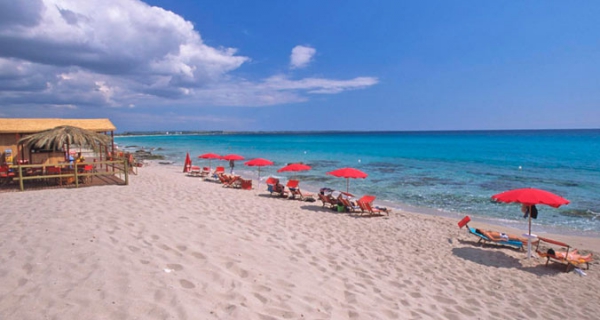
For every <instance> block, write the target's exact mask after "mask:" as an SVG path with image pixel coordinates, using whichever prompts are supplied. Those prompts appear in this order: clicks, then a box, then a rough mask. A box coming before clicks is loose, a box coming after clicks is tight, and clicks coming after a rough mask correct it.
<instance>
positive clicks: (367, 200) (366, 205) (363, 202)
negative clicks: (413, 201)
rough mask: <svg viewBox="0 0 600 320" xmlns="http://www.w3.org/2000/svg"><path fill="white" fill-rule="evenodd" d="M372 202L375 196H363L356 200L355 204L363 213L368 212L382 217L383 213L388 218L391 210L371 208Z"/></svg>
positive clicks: (377, 207)
mask: <svg viewBox="0 0 600 320" xmlns="http://www.w3.org/2000/svg"><path fill="white" fill-rule="evenodd" d="M373 200H375V196H371V195H364V196H363V197H362V198H360V199H358V201H357V204H358V206H359V207H360V209H361V211H362V212H363V213H364V212H368V213H370V214H376V215H383V214H384V213H385V214H386V215H388V216H389V215H390V212H391V211H392V210H390V209H388V208H384V207H379V206H373Z"/></svg>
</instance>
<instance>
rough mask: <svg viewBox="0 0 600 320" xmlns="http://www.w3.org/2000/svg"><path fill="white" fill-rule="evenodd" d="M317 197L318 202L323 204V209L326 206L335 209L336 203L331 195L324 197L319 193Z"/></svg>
mask: <svg viewBox="0 0 600 320" xmlns="http://www.w3.org/2000/svg"><path fill="white" fill-rule="evenodd" d="M318 196H319V200H321V202H322V203H323V207H325V206H326V205H327V206H329V207H330V208H333V207H337V204H338V201H337V199H335V198H334V197H332V196H331V194H327V195H326V194H323V193H320V192H319V193H318Z"/></svg>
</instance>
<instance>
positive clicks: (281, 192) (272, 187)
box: [267, 177, 288, 197]
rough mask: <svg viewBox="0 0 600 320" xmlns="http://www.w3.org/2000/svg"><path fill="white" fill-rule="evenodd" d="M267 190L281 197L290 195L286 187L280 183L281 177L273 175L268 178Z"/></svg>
mask: <svg viewBox="0 0 600 320" xmlns="http://www.w3.org/2000/svg"><path fill="white" fill-rule="evenodd" d="M267 191H269V193H270V194H271V195H273V193H275V194H277V195H278V196H280V197H287V195H288V192H287V191H286V190H285V187H284V186H283V185H281V184H279V179H277V178H273V177H269V178H268V179H267Z"/></svg>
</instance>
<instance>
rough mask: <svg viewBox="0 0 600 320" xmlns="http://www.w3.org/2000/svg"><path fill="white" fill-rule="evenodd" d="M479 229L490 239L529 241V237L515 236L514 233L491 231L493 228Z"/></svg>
mask: <svg viewBox="0 0 600 320" xmlns="http://www.w3.org/2000/svg"><path fill="white" fill-rule="evenodd" d="M478 231H479V232H480V233H481V234H483V235H484V236H486V237H488V238H489V239H490V240H493V241H509V240H515V241H521V242H523V243H527V238H523V237H519V236H515V235H512V234H506V233H504V232H498V231H491V230H481V229H478Z"/></svg>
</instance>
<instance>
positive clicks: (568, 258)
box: [535, 237, 592, 272]
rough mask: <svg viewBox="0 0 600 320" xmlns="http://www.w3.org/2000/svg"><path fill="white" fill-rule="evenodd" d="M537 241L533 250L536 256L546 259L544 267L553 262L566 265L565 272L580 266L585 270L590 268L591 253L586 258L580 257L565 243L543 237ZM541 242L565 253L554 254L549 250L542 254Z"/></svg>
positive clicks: (551, 249)
mask: <svg viewBox="0 0 600 320" xmlns="http://www.w3.org/2000/svg"><path fill="white" fill-rule="evenodd" d="M538 239H539V241H538V243H537V246H536V248H535V252H537V254H538V255H539V256H540V257H542V258H546V266H548V263H549V262H550V261H553V262H557V263H562V264H565V265H566V267H565V272H568V271H569V268H570V267H573V268H580V266H582V265H585V266H586V270H587V269H589V268H590V262H591V261H592V254H591V253H590V254H588V255H586V256H581V255H579V254H577V249H574V250H571V249H572V248H571V246H569V245H568V244H566V243H563V242H560V241H556V240H552V239H548V238H543V237H538ZM541 242H544V243H547V244H553V245H556V246H559V247H561V249H564V250H565V251H560V252H556V251H555V250H554V249H553V248H549V249H548V250H547V251H545V252H544V251H543V250H541V249H540V243H541ZM569 251H570V252H569ZM580 269H581V268H580Z"/></svg>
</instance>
